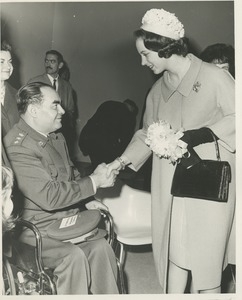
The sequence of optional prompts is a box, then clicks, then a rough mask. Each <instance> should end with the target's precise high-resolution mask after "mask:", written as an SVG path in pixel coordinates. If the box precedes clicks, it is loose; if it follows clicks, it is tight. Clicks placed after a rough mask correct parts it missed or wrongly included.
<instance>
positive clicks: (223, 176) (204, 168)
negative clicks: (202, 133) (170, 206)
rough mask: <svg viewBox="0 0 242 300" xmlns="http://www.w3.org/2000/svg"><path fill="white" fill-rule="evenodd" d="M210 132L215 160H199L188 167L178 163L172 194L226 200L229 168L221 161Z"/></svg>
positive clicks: (219, 200)
mask: <svg viewBox="0 0 242 300" xmlns="http://www.w3.org/2000/svg"><path fill="white" fill-rule="evenodd" d="M210 132H211V134H212V136H213V139H214V143H215V151H216V156H217V160H201V161H200V162H199V163H197V164H195V165H194V166H192V167H190V168H186V167H184V166H182V164H179V163H178V164H177V166H176V169H175V173H174V176H173V180H172V185H171V194H172V195H173V196H176V197H188V198H198V199H205V200H212V201H218V202H227V200H228V193H229V183H230V182H231V168H230V165H229V163H228V162H227V161H221V159H220V153H219V146H218V142H217V139H216V137H215V135H214V133H213V132H212V130H210Z"/></svg>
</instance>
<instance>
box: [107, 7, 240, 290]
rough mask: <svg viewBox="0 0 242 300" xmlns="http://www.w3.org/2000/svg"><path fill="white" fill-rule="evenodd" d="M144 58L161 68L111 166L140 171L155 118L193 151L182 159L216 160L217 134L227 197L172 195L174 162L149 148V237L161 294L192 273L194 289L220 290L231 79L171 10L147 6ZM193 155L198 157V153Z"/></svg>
mask: <svg viewBox="0 0 242 300" xmlns="http://www.w3.org/2000/svg"><path fill="white" fill-rule="evenodd" d="M135 34H136V48H137V51H138V53H139V54H140V55H141V63H142V65H143V66H148V67H149V68H150V69H151V70H152V71H153V72H154V73H155V74H161V73H163V76H162V77H161V78H160V79H158V80H157V82H156V83H155V84H154V86H153V87H152V89H151V91H150V93H149V95H148V98H147V103H146V111H145V115H144V122H143V124H144V125H143V128H142V129H141V130H138V131H137V132H136V134H135V135H134V137H133V139H132V140H131V142H130V144H129V145H128V147H127V149H126V150H125V152H124V153H123V154H122V156H121V157H120V158H117V159H116V160H115V161H113V162H112V163H111V164H110V165H109V169H110V170H109V171H111V170H112V169H115V168H116V169H121V168H124V167H125V166H126V165H129V166H130V167H131V168H133V169H135V170H138V169H139V168H140V167H141V166H142V165H143V164H144V162H145V161H146V160H147V159H148V157H149V156H150V155H151V154H152V151H151V149H150V148H149V147H148V146H147V144H146V143H145V139H146V137H147V129H148V127H149V126H150V125H151V124H152V123H153V122H157V121H159V120H165V121H167V122H169V124H170V125H171V127H172V128H173V129H174V130H179V129H180V128H183V129H184V130H185V132H184V136H183V137H182V138H181V139H182V140H183V141H185V142H186V143H187V144H188V149H189V152H190V154H191V156H190V157H189V158H187V159H185V158H182V160H181V163H183V164H184V165H190V164H193V163H194V162H196V160H197V159H198V156H199V157H200V158H201V159H216V155H215V147H214V143H213V139H212V137H211V134H210V133H209V131H208V130H207V128H209V129H211V130H212V131H213V133H214V134H215V135H216V138H217V140H218V143H219V150H220V155H221V159H222V160H225V161H228V162H229V163H230V166H231V169H232V181H231V183H230V186H229V199H228V201H227V202H226V203H219V202H214V201H208V200H202V199H193V198H181V197H173V196H172V195H171V191H170V190H171V183H172V178H173V174H174V171H175V165H173V164H171V163H170V162H169V161H168V160H167V159H165V158H159V157H158V156H157V155H155V154H153V167H152V180H151V195H152V238H153V251H154V259H155V265H156V269H157V273H158V277H159V282H160V284H161V286H162V288H163V291H164V293H166V292H168V293H184V291H185V287H186V284H187V278H188V274H189V272H191V276H192V286H193V292H194V293H220V291H221V288H220V286H221V277H222V271H223V270H224V269H225V267H226V266H227V264H228V263H235V261H234V252H235V249H234V247H235V245H234V243H233V242H234V236H233V234H234V230H232V227H234V225H233V224H234V222H235V220H234V212H235V170H234V169H235V105H234V101H235V97H234V79H233V78H232V76H231V75H230V74H229V73H228V72H227V71H224V70H222V69H219V68H218V67H216V66H214V65H212V64H208V63H205V62H202V61H201V60H200V59H198V58H197V57H195V56H194V55H192V54H189V53H188V50H187V49H188V47H187V40H186V38H185V37H184V28H183V25H182V24H181V22H180V21H179V20H178V19H177V18H176V16H175V15H174V14H170V13H169V12H167V11H165V10H163V9H151V10H149V11H148V12H147V13H146V14H145V16H144V17H143V19H142V26H141V29H140V30H138V31H136V33H135ZM197 155H198V156H197Z"/></svg>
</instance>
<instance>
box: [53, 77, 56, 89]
mask: <svg viewBox="0 0 242 300" xmlns="http://www.w3.org/2000/svg"><path fill="white" fill-rule="evenodd" d="M53 88H54V89H55V90H56V79H54V80H53Z"/></svg>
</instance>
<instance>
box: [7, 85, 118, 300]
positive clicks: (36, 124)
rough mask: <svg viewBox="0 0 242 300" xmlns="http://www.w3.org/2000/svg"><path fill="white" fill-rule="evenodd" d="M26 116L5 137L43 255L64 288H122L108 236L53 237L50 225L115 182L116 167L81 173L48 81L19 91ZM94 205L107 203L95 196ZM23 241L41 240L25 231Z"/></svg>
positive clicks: (102, 291)
mask: <svg viewBox="0 0 242 300" xmlns="http://www.w3.org/2000/svg"><path fill="white" fill-rule="evenodd" d="M18 108H19V112H20V115H21V119H20V121H19V122H18V123H17V124H16V125H15V126H14V127H13V128H12V129H11V130H10V131H9V133H8V134H7V136H6V137H5V139H4V144H5V146H6V151H7V154H8V156H9V159H10V161H11V165H12V168H13V171H14V174H15V176H16V180H17V185H18V188H19V190H20V192H21V193H22V194H23V197H24V203H23V211H22V216H21V217H22V218H23V219H25V220H28V221H30V222H32V223H34V224H35V225H36V226H37V227H38V229H39V230H40V232H41V235H42V240H43V253H42V258H43V262H44V264H45V265H46V266H48V267H50V268H53V269H54V274H55V275H56V277H57V282H56V285H57V293H58V294H62V295H64V294H88V293H92V294H116V293H118V288H117V284H116V279H117V266H116V259H115V255H114V253H113V250H112V248H111V247H110V245H109V244H108V243H107V241H106V240H105V239H104V238H101V239H97V240H92V241H89V242H84V243H81V244H78V245H75V244H72V243H69V242H68V243H67V242H62V241H59V240H55V239H52V238H50V237H49V236H48V234H47V230H48V227H49V225H51V224H53V222H55V221H56V220H60V219H62V218H63V217H68V216H72V215H74V214H75V213H77V212H78V211H79V209H80V203H81V202H82V200H84V199H87V198H89V197H90V196H93V195H94V194H95V193H96V189H97V188H100V187H109V186H112V185H113V184H114V181H115V178H116V175H117V172H116V173H113V174H111V176H109V177H107V176H106V171H107V166H106V164H104V163H103V164H100V165H99V166H98V167H97V168H96V169H95V171H94V172H93V174H91V175H90V176H88V177H85V178H81V177H80V174H79V173H78V171H77V170H76V169H75V168H74V166H73V164H72V162H71V160H70V158H69V154H68V150H67V147H66V143H65V139H64V137H63V135H62V134H61V133H57V134H55V133H54V132H55V131H56V130H58V129H59V128H61V119H62V116H63V114H64V110H63V108H62V107H61V101H60V97H59V95H58V94H57V92H56V91H55V90H54V89H53V88H52V87H51V86H48V85H46V84H43V83H30V84H27V85H26V86H24V87H22V88H21V89H20V90H19V92H18ZM87 207H88V208H103V204H101V203H99V202H97V201H95V200H93V201H91V202H89V203H88V204H87ZM21 239H22V241H24V242H26V243H28V244H30V245H35V240H34V237H33V235H32V233H31V232H30V231H28V230H26V231H25V232H23V233H22V236H21Z"/></svg>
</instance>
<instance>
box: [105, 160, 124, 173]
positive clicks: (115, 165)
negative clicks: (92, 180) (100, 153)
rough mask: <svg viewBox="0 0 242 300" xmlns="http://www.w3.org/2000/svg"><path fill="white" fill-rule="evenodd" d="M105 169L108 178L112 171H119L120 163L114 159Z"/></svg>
mask: <svg viewBox="0 0 242 300" xmlns="http://www.w3.org/2000/svg"><path fill="white" fill-rule="evenodd" d="M107 168H108V169H107V177H109V176H110V175H111V173H112V172H113V171H120V170H121V169H122V166H121V163H120V162H119V161H118V160H117V159H115V160H114V161H113V162H111V163H110V164H108V165H107Z"/></svg>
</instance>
